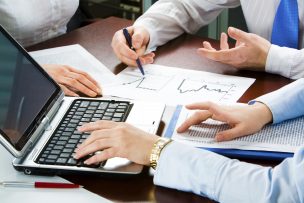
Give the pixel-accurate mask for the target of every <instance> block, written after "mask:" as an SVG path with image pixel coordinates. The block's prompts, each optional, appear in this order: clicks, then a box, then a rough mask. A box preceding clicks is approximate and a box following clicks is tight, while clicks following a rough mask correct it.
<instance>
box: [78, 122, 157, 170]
mask: <svg viewBox="0 0 304 203" xmlns="http://www.w3.org/2000/svg"><path fill="white" fill-rule="evenodd" d="M78 130H79V131H80V132H91V135H90V136H89V137H88V138H87V139H86V140H85V141H84V142H83V143H82V144H81V145H80V146H78V148H77V149H76V150H75V152H76V154H75V158H76V159H79V158H81V157H84V156H86V155H88V154H91V153H94V152H97V151H100V150H102V152H101V153H98V154H95V155H94V156H92V157H90V158H89V159H87V160H86V161H85V162H84V163H85V164H88V165H90V164H96V163H100V162H102V161H104V160H107V159H110V158H113V157H121V158H127V159H129V160H130V161H133V162H135V163H138V164H142V165H149V164H150V154H151V151H152V148H153V145H154V143H155V142H156V141H157V139H158V136H157V135H153V134H149V133H146V132H144V131H142V130H140V129H138V128H135V127H133V126H132V125H129V124H127V123H123V122H113V121H102V120H100V121H96V122H93V123H87V124H84V125H83V126H81V127H80V128H79V129H78Z"/></svg>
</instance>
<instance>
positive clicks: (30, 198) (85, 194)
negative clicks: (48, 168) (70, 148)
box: [0, 144, 110, 203]
mask: <svg viewBox="0 0 304 203" xmlns="http://www.w3.org/2000/svg"><path fill="white" fill-rule="evenodd" d="M12 161H13V156H12V155H11V154H10V153H9V152H8V151H7V150H6V149H5V148H4V147H3V146H2V145H1V144H0V166H1V167H0V182H2V181H29V182H34V181H45V182H68V181H67V180H65V179H62V178H60V177H58V176H34V175H25V174H24V173H22V172H18V171H16V170H15V169H14V168H13V166H12ZM92 184H94V183H92ZM0 200H1V203H11V202H23V203H27V202H28V203H35V202H37V203H41V202H43V203H54V202H73V203H78V202H79V203H82V202H94V203H95V202H96V203H103V202H110V201H109V200H106V199H105V198H103V197H101V196H99V195H96V194H94V193H91V192H89V191H87V190H85V189H84V188H77V189H42V188H16V187H1V186H0Z"/></svg>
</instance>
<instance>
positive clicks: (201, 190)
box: [154, 142, 304, 203]
mask: <svg viewBox="0 0 304 203" xmlns="http://www.w3.org/2000/svg"><path fill="white" fill-rule="evenodd" d="M303 171H304V149H303V148H301V149H300V150H299V151H298V152H297V153H296V154H295V156H294V157H293V158H288V159H286V160H284V161H283V162H282V163H281V164H280V165H278V166H276V167H274V168H271V167H262V166H259V165H254V164H250V163H245V162H240V161H238V160H233V159H229V158H226V157H223V156H221V155H218V154H215V153H213V152H209V151H207V150H203V149H198V148H194V147H191V146H187V145H184V144H182V143H177V142H172V143H170V144H169V145H167V146H166V147H165V148H164V149H163V151H162V153H161V156H160V159H159V163H158V166H157V168H156V172H155V175H154V183H155V184H156V185H160V186H164V187H168V188H174V189H177V190H182V191H187V192H193V193H195V194H198V195H201V196H207V197H209V198H211V199H213V200H216V201H219V202H234V203H235V202H303V201H304V196H303V195H304V192H303V188H304V175H303Z"/></svg>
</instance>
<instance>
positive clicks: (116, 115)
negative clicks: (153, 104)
mask: <svg viewBox="0 0 304 203" xmlns="http://www.w3.org/2000/svg"><path fill="white" fill-rule="evenodd" d="M129 105H130V103H128V102H118V101H90V100H83V99H78V100H75V101H74V102H73V103H72V105H71V107H70V109H69V110H68V111H67V113H66V115H65V116H64V118H63V119H62V122H61V123H60V124H59V126H58V127H57V129H56V130H55V132H54V134H53V135H52V137H51V138H50V141H49V142H48V143H47V145H46V146H45V147H44V149H43V150H42V152H41V154H40V155H39V156H38V158H37V160H36V162H38V163H39V164H50V165H54V164H57V165H68V166H78V167H90V168H98V167H101V166H103V165H104V164H105V163H106V161H105V162H102V163H100V164H95V165H85V164H84V161H85V160H87V159H88V158H90V157H91V156H92V154H91V155H88V156H86V157H83V158H82V159H80V160H75V159H74V158H73V155H74V154H75V153H74V151H75V149H76V147H77V146H78V145H79V144H80V143H82V142H83V141H84V140H85V139H87V138H88V137H89V136H90V133H82V132H79V131H77V127H78V126H82V125H83V124H85V123H88V122H91V121H97V120H102V119H103V120H112V121H118V122H119V121H124V118H125V117H126V116H125V114H126V113H127V110H128V107H129Z"/></svg>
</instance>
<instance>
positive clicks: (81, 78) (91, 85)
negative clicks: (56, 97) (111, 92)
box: [69, 72, 101, 94]
mask: <svg viewBox="0 0 304 203" xmlns="http://www.w3.org/2000/svg"><path fill="white" fill-rule="evenodd" d="M69 77H71V78H73V79H76V80H77V81H79V82H80V83H81V84H83V85H84V86H85V87H87V88H86V89H90V90H91V91H93V92H94V93H96V94H100V92H101V90H100V88H99V87H98V85H95V84H94V83H93V82H92V81H91V80H90V79H89V78H88V77H87V76H86V75H82V74H79V73H73V72H70V73H69ZM86 89H84V90H83V91H87V90H86ZM79 90H80V91H81V89H79ZM83 91H81V92H82V93H84V94H86V93H87V92H83Z"/></svg>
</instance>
